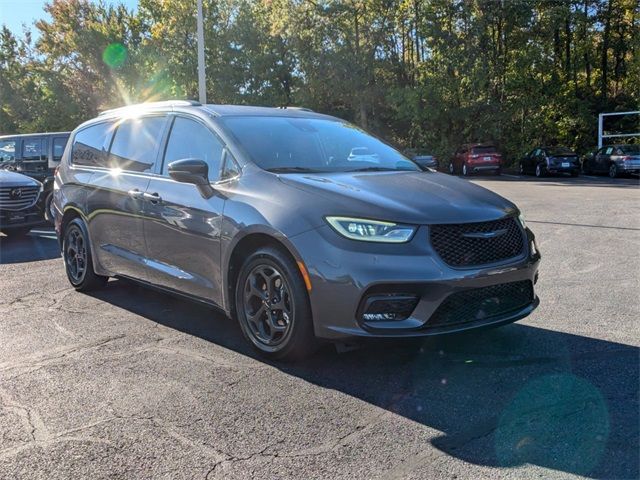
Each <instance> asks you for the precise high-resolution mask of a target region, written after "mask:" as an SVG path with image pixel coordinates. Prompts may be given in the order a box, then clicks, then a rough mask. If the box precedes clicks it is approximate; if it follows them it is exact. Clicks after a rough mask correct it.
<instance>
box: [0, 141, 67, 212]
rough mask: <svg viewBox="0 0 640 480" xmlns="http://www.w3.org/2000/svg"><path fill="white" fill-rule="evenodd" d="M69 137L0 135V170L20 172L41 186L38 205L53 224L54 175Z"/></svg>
mask: <svg viewBox="0 0 640 480" xmlns="http://www.w3.org/2000/svg"><path fill="white" fill-rule="evenodd" d="M69 134H70V132H53V133H29V134H24V135H4V136H0V169H3V170H11V171H14V172H18V173H21V174H23V175H26V176H28V177H31V178H34V179H36V180H38V182H40V183H41V184H42V186H43V192H42V195H41V197H40V201H39V206H40V208H41V209H42V213H43V214H44V217H45V218H46V219H47V220H48V221H50V222H53V217H52V216H51V200H52V199H53V174H54V171H55V168H56V167H57V166H58V165H59V164H60V159H61V158H62V154H63V153H64V149H65V146H66V145H67V140H69Z"/></svg>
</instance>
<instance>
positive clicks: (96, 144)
mask: <svg viewBox="0 0 640 480" xmlns="http://www.w3.org/2000/svg"><path fill="white" fill-rule="evenodd" d="M112 133H113V124H112V123H111V122H105V123H98V124H95V125H91V126H90V127H87V128H84V129H82V130H80V131H79V132H78V133H76V136H75V137H74V139H73V150H72V152H71V158H72V162H73V163H74V164H76V165H87V166H90V167H106V166H107V150H108V149H109V142H110V140H111V134H112Z"/></svg>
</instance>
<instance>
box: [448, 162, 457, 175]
mask: <svg viewBox="0 0 640 480" xmlns="http://www.w3.org/2000/svg"><path fill="white" fill-rule="evenodd" d="M455 173H456V167H454V165H453V162H451V163H450V164H449V174H450V175H455Z"/></svg>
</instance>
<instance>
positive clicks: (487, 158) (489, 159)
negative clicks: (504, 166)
mask: <svg viewBox="0 0 640 480" xmlns="http://www.w3.org/2000/svg"><path fill="white" fill-rule="evenodd" d="M483 160H484V161H485V162H490V161H491V160H493V157H484V158H483Z"/></svg>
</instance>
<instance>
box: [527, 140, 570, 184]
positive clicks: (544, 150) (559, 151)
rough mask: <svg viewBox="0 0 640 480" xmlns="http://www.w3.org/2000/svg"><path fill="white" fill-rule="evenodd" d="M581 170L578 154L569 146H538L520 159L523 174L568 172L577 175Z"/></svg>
mask: <svg viewBox="0 0 640 480" xmlns="http://www.w3.org/2000/svg"><path fill="white" fill-rule="evenodd" d="M579 172H580V161H579V159H578V155H577V154H576V153H575V152H574V151H573V150H571V149H569V148H567V147H537V148H534V149H533V150H531V151H530V152H529V153H528V154H527V155H525V156H524V158H523V159H522V160H520V174H521V175H528V174H531V175H535V176H536V177H544V176H545V175H557V174H563V173H568V174H569V175H571V176H572V177H577V176H578V173H579Z"/></svg>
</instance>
